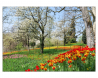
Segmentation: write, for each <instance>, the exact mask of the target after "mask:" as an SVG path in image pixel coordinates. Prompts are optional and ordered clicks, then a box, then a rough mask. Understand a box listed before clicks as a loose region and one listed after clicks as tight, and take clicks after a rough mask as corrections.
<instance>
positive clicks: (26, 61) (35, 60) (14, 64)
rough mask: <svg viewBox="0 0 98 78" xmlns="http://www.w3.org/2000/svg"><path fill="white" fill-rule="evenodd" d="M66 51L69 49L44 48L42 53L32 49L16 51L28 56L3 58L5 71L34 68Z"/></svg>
mask: <svg viewBox="0 0 98 78" xmlns="http://www.w3.org/2000/svg"><path fill="white" fill-rule="evenodd" d="M66 51H67V50H55V49H50V50H49V49H46V50H44V53H43V54H41V53H40V50H30V52H28V51H24V52H19V53H15V54H21V55H23V54H24V55H27V56H28V57H27V58H26V57H22V58H16V59H12V58H10V59H3V71H25V70H27V69H31V70H34V68H35V66H36V65H40V63H46V62H47V60H49V59H53V58H54V57H56V56H57V55H58V54H60V53H64V52H66ZM11 55H12V54H11ZM8 56H10V55H8ZM30 56H31V57H30Z"/></svg>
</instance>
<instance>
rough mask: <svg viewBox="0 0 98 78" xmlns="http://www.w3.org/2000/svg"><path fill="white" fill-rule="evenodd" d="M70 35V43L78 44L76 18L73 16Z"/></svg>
mask: <svg viewBox="0 0 98 78" xmlns="http://www.w3.org/2000/svg"><path fill="white" fill-rule="evenodd" d="M68 34H69V36H70V42H71V43H75V42H76V36H75V34H76V32H75V16H73V17H72V19H71V24H70V30H69V31H68Z"/></svg>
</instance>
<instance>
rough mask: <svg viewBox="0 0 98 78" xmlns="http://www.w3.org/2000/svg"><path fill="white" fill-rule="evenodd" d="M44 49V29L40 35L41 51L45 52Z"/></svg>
mask: <svg viewBox="0 0 98 78" xmlns="http://www.w3.org/2000/svg"><path fill="white" fill-rule="evenodd" d="M43 49H44V31H42V35H40V53H43Z"/></svg>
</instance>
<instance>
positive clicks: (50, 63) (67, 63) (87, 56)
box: [25, 46, 95, 72]
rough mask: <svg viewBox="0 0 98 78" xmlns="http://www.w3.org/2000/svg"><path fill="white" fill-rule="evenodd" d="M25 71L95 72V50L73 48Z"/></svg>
mask: <svg viewBox="0 0 98 78" xmlns="http://www.w3.org/2000/svg"><path fill="white" fill-rule="evenodd" d="M25 71H26V72H28V71H95V48H89V47H88V46H86V47H79V48H75V49H73V50H70V51H67V52H65V53H62V54H59V55H58V56H57V57H55V58H54V59H51V60H50V59H49V60H47V62H46V63H40V65H38V64H37V65H36V66H35V68H34V69H33V70H31V69H27V70H25Z"/></svg>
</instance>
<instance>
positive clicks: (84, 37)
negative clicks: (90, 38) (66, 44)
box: [82, 29, 86, 44]
mask: <svg viewBox="0 0 98 78" xmlns="http://www.w3.org/2000/svg"><path fill="white" fill-rule="evenodd" d="M82 41H83V43H84V44H86V29H84V31H83V33H82Z"/></svg>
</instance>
